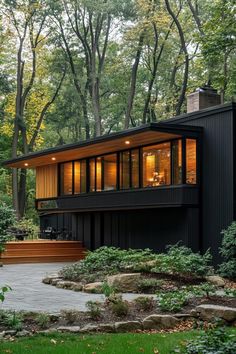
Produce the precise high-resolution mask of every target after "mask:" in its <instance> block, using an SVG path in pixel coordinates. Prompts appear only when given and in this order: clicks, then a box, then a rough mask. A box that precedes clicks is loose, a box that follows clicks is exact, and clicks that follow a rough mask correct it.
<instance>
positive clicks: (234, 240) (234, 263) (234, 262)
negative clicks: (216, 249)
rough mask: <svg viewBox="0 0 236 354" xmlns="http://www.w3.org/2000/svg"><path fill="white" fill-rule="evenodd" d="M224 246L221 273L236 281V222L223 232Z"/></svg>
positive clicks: (221, 251)
mask: <svg viewBox="0 0 236 354" xmlns="http://www.w3.org/2000/svg"><path fill="white" fill-rule="evenodd" d="M221 233H222V235H223V239H222V246H221V248H220V254H221V255H222V257H223V258H224V262H223V263H222V264H221V265H220V267H219V271H220V274H221V275H222V276H225V277H228V278H231V279H236V222H235V221H234V222H232V224H231V225H230V226H229V227H228V228H227V229H226V230H223V231H222V232H221Z"/></svg>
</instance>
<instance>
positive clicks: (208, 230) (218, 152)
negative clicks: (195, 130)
mask: <svg viewBox="0 0 236 354" xmlns="http://www.w3.org/2000/svg"><path fill="white" fill-rule="evenodd" d="M167 122H169V123H170V124H171V123H172V122H173V123H178V124H187V125H193V126H201V127H203V128H204V133H203V143H202V161H201V166H202V176H201V204H202V207H201V208H202V212H201V232H200V237H201V249H202V251H206V250H207V249H208V248H210V249H211V252H212V253H213V256H214V261H215V262H216V263H217V262H219V261H220V256H219V251H218V248H219V246H220V245H221V240H222V236H221V234H220V232H221V230H222V229H224V228H226V227H227V226H228V225H229V224H230V223H231V222H232V220H233V219H235V186H234V185H235V183H236V181H235V159H234V157H236V155H235V154H234V151H235V136H236V135H235V130H236V129H235V126H236V118H235V111H234V112H233V110H232V106H231V107H230V106H228V108H227V107H226V108H223V107H222V108H221V109H220V107H218V109H217V108H216V109H215V110H213V109H212V110H207V111H205V112H198V114H195V115H191V116H188V115H186V116H185V117H180V118H175V119H172V120H169V121H167Z"/></svg>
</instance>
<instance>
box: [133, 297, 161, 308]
mask: <svg viewBox="0 0 236 354" xmlns="http://www.w3.org/2000/svg"><path fill="white" fill-rule="evenodd" d="M134 303H135V305H136V307H137V308H138V310H141V311H150V310H153V309H154V308H155V306H156V303H155V301H154V299H153V297H148V296H139V297H137V298H136V299H135V300H134Z"/></svg>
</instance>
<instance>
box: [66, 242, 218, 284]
mask: <svg viewBox="0 0 236 354" xmlns="http://www.w3.org/2000/svg"><path fill="white" fill-rule="evenodd" d="M210 262H211V255H210V253H209V251H207V252H206V253H205V254H204V255H200V254H199V253H194V252H192V251H191V249H189V248H187V247H185V246H180V245H178V244H177V245H174V246H169V247H168V248H167V252H166V253H154V252H153V251H151V250H150V249H145V250H132V249H129V250H121V249H119V248H115V247H101V248H99V249H97V250H95V251H93V252H89V253H88V255H87V257H86V258H85V259H84V260H82V261H80V262H77V263H74V264H73V265H69V266H66V267H64V268H63V269H62V270H61V272H60V275H61V276H62V277H63V278H64V279H66V280H73V281H80V282H84V283H89V282H93V281H104V280H105V279H106V276H107V275H112V274H117V273H130V272H142V273H149V274H153V275H154V274H167V275H172V276H173V275H175V276H179V277H185V278H191V279H193V278H200V277H203V276H204V275H207V274H209V273H211V272H212V267H211V266H210ZM145 282H146V283H145ZM160 285H161V283H160V282H157V281H156V280H151V279H149V280H145V281H143V282H141V283H140V284H139V286H140V289H141V290H143V289H145V288H146V289H148V288H149V289H155V288H158V287H160Z"/></svg>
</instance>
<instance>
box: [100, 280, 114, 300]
mask: <svg viewBox="0 0 236 354" xmlns="http://www.w3.org/2000/svg"><path fill="white" fill-rule="evenodd" d="M116 291H117V289H116V288H115V287H114V286H110V285H109V284H108V283H107V282H106V281H105V282H104V283H103V285H102V293H103V294H104V295H105V297H109V296H111V295H112V294H114V293H115V292H116Z"/></svg>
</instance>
